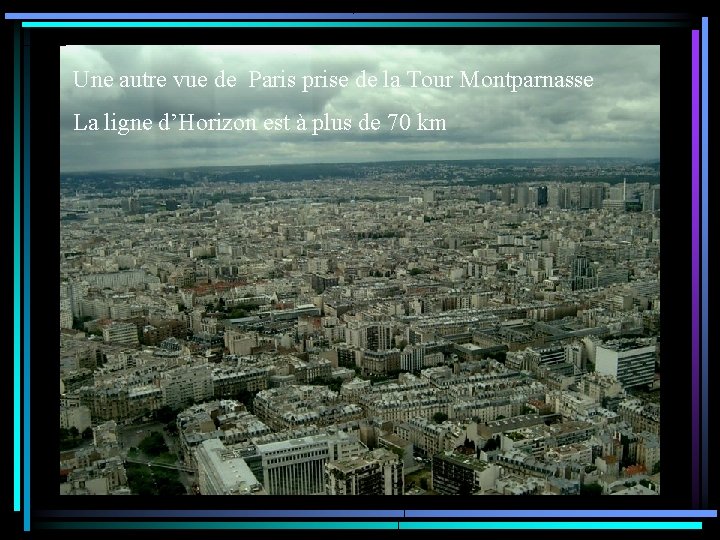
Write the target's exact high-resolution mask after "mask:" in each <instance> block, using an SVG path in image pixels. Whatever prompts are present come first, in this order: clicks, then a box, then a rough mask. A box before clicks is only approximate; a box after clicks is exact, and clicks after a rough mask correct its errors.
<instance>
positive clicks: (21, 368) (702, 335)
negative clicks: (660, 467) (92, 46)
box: [5, 13, 717, 531]
mask: <svg viewBox="0 0 720 540" xmlns="http://www.w3.org/2000/svg"><path fill="white" fill-rule="evenodd" d="M438 18H442V19H446V21H444V22H443V21H437V20H434V21H432V20H430V21H428V20H427V19H438ZM628 18H632V19H638V20H636V21H635V22H627V21H615V20H614V19H628ZM5 19H6V20H14V21H18V22H21V26H22V27H24V28H42V27H56V28H57V27H131V26H132V27H161V26H165V27H201V26H205V27H208V26H246V27H247V26H255V27H258V26H265V27H275V28H277V27H288V26H295V27H326V26H334V27H343V26H355V27H358V26H365V27H372V26H374V27H379V26H395V27H399V26H406V27H453V26H478V27H483V26H484V27H528V26H534V27H567V26H571V27H619V26H626V27H648V26H686V25H687V23H683V22H682V21H683V20H685V16H684V15H681V14H675V13H670V14H663V13H640V14H612V13H605V14H588V13H574V14H573V13H541V14H538V13H535V14H532V13H524V14H509V13H445V14H438V13H394V14H386V13H380V14H378V13H332V14H331V13H287V14H269V13H222V14H217V13H205V14H202V13H198V14H194V13H149V14H142V13H111V14H109V13H6V14H5ZM93 19H103V20H104V22H102V21H100V22H99V21H95V22H92V20H93ZM118 19H125V21H118ZM141 19H144V20H141ZM148 19H150V20H149V21H148ZM152 19H164V21H159V20H155V21H152ZM179 19H193V20H194V21H188V22H180V21H179ZM198 19H213V20H214V21H213V22H210V21H207V20H206V21H204V22H203V21H198ZM223 19H225V20H226V21H225V22H217V21H218V20H223ZM227 19H244V21H237V20H235V21H227ZM360 19H361V20H360ZM379 19H383V21H380V20H379ZM388 19H399V20H398V21H396V22H390V21H388ZM420 19H426V20H420ZM468 19H485V21H484V22H479V21H471V20H468ZM523 19H524V20H525V21H523ZM567 19H582V21H578V20H575V21H572V22H571V21H568V20H567ZM58 20H61V21H67V22H58ZM127 20H134V21H135V22H126V21H127ZM528 20H530V22H528ZM26 21H28V22H26ZM112 21H115V22H112ZM168 21H170V22H168ZM173 21H174V22H173ZM373 21H374V22H373ZM543 21H544V22H543ZM708 31H709V30H708V18H707V17H703V18H702V31H701V32H700V31H698V30H694V31H693V38H695V36H698V35H699V34H701V35H702V53H701V54H699V55H698V56H699V58H698V57H695V56H694V57H693V70H696V69H697V68H698V67H699V64H700V62H701V63H702V84H701V87H700V88H699V89H698V91H697V93H698V94H699V97H700V100H701V103H702V105H701V106H700V107H699V111H701V113H700V112H698V114H697V116H696V115H695V114H694V115H693V123H694V129H693V133H692V136H693V138H695V137H696V136H698V135H700V137H699V138H700V139H701V144H700V145H698V146H701V148H702V153H701V156H702V159H701V161H702V163H701V165H700V170H701V176H702V182H701V193H702V196H701V197H699V199H700V200H701V201H702V202H701V207H700V208H698V211H697V213H695V214H694V216H693V217H694V219H693V226H694V227H695V226H696V221H695V220H696V219H697V226H698V228H699V229H700V234H699V235H698V236H695V235H694V236H693V248H694V249H697V248H698V247H700V244H701V250H698V251H701V257H698V259H699V260H700V261H701V263H700V267H699V268H698V270H699V271H698V273H697V274H698V275H697V277H698V278H699V280H700V282H701V287H698V290H699V291H700V292H699V297H700V298H698V300H699V305H700V306H701V307H700V311H701V313H700V314H699V315H700V325H699V327H698V328H696V329H694V330H696V331H695V332H694V335H693V341H694V343H697V344H698V345H700V343H698V342H701V355H698V356H701V361H702V363H701V377H700V380H701V381H702V383H701V384H702V393H700V392H698V395H697V396H696V397H695V399H694V403H693V406H694V407H698V408H701V410H702V414H701V415H698V416H699V417H700V418H701V419H702V420H701V422H700V426H696V425H695V424H696V422H695V421H694V422H693V425H694V428H693V434H692V435H693V443H694V445H697V444H698V441H701V442H700V454H701V455H700V456H693V469H694V470H697V471H698V473H699V472H700V471H701V470H704V471H707V465H708V363H707V362H708V359H707V331H708V327H707V316H708V310H707V306H708V297H707V296H708V295H707V290H708V288H707V286H708V281H707V270H708V267H707V257H708V248H707V245H708V225H707V211H708V206H707V201H708V179H707V169H708V162H707V153H708V150H707V138H708V127H707V126H708V114H707V112H708V100H707V94H708V85H707V76H708V71H707V58H708ZM14 47H15V51H14V77H15V81H14V83H15V84H14V93H15V95H14V113H15V115H14V130H15V136H14V144H15V148H14V212H15V216H14V217H15V219H14V276H15V278H16V279H15V287H14V304H13V307H14V314H15V328H14V341H13V344H14V368H15V369H14V390H15V396H14V398H15V399H14V406H15V409H14V416H13V418H14V452H15V468H14V499H13V501H14V505H13V507H14V510H15V511H18V510H22V512H23V525H24V527H23V528H24V530H26V531H28V530H30V466H29V463H30V249H29V246H30V128H29V118H30V100H29V92H28V90H29V72H30V62H29V48H28V47H27V46H25V47H24V50H23V56H22V59H21V49H20V47H21V45H20V29H19V28H17V27H16V28H15V40H14ZM21 61H22V62H23V70H24V71H23V88H22V90H23V94H22V113H23V126H22V127H23V132H22V153H21V151H20V146H21V145H20V136H21V133H20V111H21V109H20V105H21V94H20V62H21ZM695 82H696V81H695V80H693V83H695ZM695 97H696V94H695V93H693V98H694V99H695ZM700 114H701V116H702V123H700V122H699V120H700V118H699V116H700ZM696 121H697V124H696V123H695V122H696ZM696 126H697V127H696ZM698 131H701V132H702V133H701V134H700V133H698ZM695 150H696V148H693V157H695V155H696V154H695ZM697 150H698V152H697V154H700V151H699V150H700V149H699V148H697ZM21 156H22V157H21ZM21 159H22V161H21ZM21 163H22V166H23V169H22V171H23V172H22V175H23V184H24V185H23V186H22V189H23V191H22V195H23V196H22V210H23V213H22V216H21V215H20V208H21V206H20V205H21V203H20V200H21V199H20V193H21V192H20V189H21V188H20V164H21ZM21 219H22V233H23V235H22V253H21V250H20V242H21V236H20V221H21ZM21 261H22V266H21ZM694 262H695V260H694ZM21 275H22V278H23V281H22V311H21V309H20V298H21V296H20V285H19V281H20V280H19V279H18V278H19V277H20V276H21ZM695 278H696V275H695V274H694V275H693V280H695ZM693 296H694V298H693V300H695V295H693ZM21 321H22V323H23V324H22V334H21V333H20V330H21V325H20V322H21ZM21 335H22V349H21V347H20V339H21V338H20V336H21ZM21 354H22V365H21V360H20V355H21ZM695 365H697V364H695V363H694V366H695ZM21 372H22V374H23V375H22V379H21V375H20V374H21ZM21 381H22V390H23V392H22V417H21V415H20V413H21V411H20V400H21V396H20V385H21ZM698 390H700V388H698ZM21 418H22V430H20V425H21V422H20V419H21ZM693 420H696V418H694V419H693ZM21 431H22V433H21ZM21 438H22V446H21V443H20V441H21ZM21 449H22V464H21V463H20V460H19V459H18V458H19V456H20V451H21ZM700 466H701V467H702V469H700ZM21 478H22V490H21ZM697 482H698V479H697V477H695V478H694V479H693V484H694V485H695V484H696V483H697ZM707 489H708V486H707V477H706V476H705V475H704V476H703V477H702V481H701V488H700V489H699V490H698V491H699V493H698V495H701V499H702V504H703V505H705V506H706V505H707ZM21 500H22V504H21ZM59 512H60V514H62V516H63V517H71V515H72V514H73V513H74V511H67V512H61V511H59ZM80 512H82V511H80ZM86 512H87V511H86ZM120 512H123V511H108V512H107V513H106V516H105V517H111V516H114V517H119V516H120V515H121V514H119V513H120ZM128 512H131V513H132V512H133V511H128ZM158 512H162V511H152V510H149V511H139V512H138V513H139V514H140V513H141V514H144V516H145V517H150V516H151V515H153V516H154V515H158ZM168 512H177V513H182V515H185V516H186V517H187V516H189V515H192V514H191V512H188V511H168ZM208 512H209V514H208V516H207V517H220V516H222V515H223V513H222V511H208ZM278 512H280V513H278V514H276V515H277V516H278V517H279V516H280V515H283V516H284V517H291V516H292V515H295V516H297V517H301V516H302V517H310V516H312V515H318V514H314V513H313V512H308V511H285V512H282V511H278ZM318 512H320V513H322V512H330V511H322V510H320V511H318ZM339 512H340V513H342V514H343V515H346V516H347V515H350V514H352V513H353V512H354V511H339ZM348 512H349V513H350V514H348ZM385 512H390V513H395V512H398V513H399V512H402V516H403V517H431V516H437V517H440V516H441V515H442V516H443V517H470V516H472V517H500V516H507V517H521V516H522V517H535V516H538V514H540V515H541V516H538V517H568V518H580V517H595V516H597V517H619V516H622V517H651V516H652V517H661V516H662V517H666V518H667V517H712V518H715V517H717V512H716V511H714V510H706V511H697V510H696V511H693V510H665V511H662V510H660V511H657V512H658V514H655V513H653V514H648V513H647V512H655V511H642V510H637V511H635V510H627V511H593V510H587V511H562V510H557V511H554V512H552V513H548V512H540V511H507V512H504V511H488V512H489V513H488V514H484V513H478V512H471V513H467V512H465V511H432V510H430V511H419V510H407V511H405V510H398V511H378V512H373V516H377V517H390V516H388V515H382V514H385ZM517 512H520V513H517ZM533 512H535V514H534V515H533ZM606 512H609V513H606ZM523 513H524V514H523ZM126 515H127V514H126ZM253 515H257V514H256V513H253ZM354 515H358V514H354ZM248 516H250V514H248ZM337 516H339V514H336V517H337ZM58 517H60V515H58ZM266 517H270V515H269V514H268V515H266ZM367 517H370V515H369V514H368V515H367ZM393 517H395V516H393ZM397 517H399V516H397ZM123 523H124V522H103V523H101V524H99V525H102V527H100V528H109V527H108V526H109V525H113V526H120V525H122V524H123ZM125 523H127V522H125ZM223 523H224V525H225V526H226V527H223ZM284 523H285V524H287V523H288V522H284ZM301 523H304V524H305V525H309V522H300V523H298V524H301ZM359 523H363V524H369V522H359ZM382 523H383V526H382V527H381V528H395V527H394V526H393V527H387V526H386V525H387V524H388V522H382ZM89 524H90V523H88V522H80V523H75V524H74V525H75V526H83V527H87V526H88V525H89ZM213 524H214V525H215V527H212V526H209V525H213ZM617 524H618V525H622V527H620V528H624V529H628V528H635V529H637V528H645V529H648V528H701V527H702V523H701V522H668V521H664V522H639V521H635V522H617ZM663 524H665V525H666V527H658V525H663ZM45 525H51V523H45ZM56 525H57V526H58V527H61V528H74V527H73V526H72V525H73V524H72V523H69V522H59V523H56ZM66 525H67V526H66ZM128 525H129V524H128ZM137 525H138V527H133V528H151V527H152V526H153V525H155V526H154V527H152V528H186V526H187V525H190V524H189V523H187V522H175V523H173V522H155V523H154V524H151V523H149V522H142V523H138V524H137ZM177 525H180V526H179V527H178V526H177ZM201 525H202V526H201V527H199V528H243V527H241V525H242V523H237V522H236V523H234V524H233V523H230V524H228V523H227V522H214V523H213V522H202V523H201ZM249 525H250V524H248V523H245V528H247V526H249ZM257 525H262V526H261V527H260V528H268V527H271V525H272V524H271V523H264V524H257ZM318 525H321V524H318ZM348 525H349V524H348ZM393 525H397V527H398V528H416V529H417V528H558V529H568V528H575V529H588V528H600V529H602V528H614V527H611V526H610V525H613V522H595V523H591V522H548V521H545V522H521V523H518V522H507V523H501V522H489V523H486V524H484V525H485V526H483V523H477V522H472V523H461V522H423V523H418V522H414V523H412V522H403V523H400V522H397V523H396V524H393ZM671 525H677V526H671ZM275 526H277V527H279V528H286V527H285V526H284V525H283V522H280V523H276V524H275ZM310 528H312V527H310ZM319 528H327V527H319ZM340 528H342V527H340Z"/></svg>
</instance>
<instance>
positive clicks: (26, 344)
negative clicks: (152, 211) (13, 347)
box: [22, 43, 30, 531]
mask: <svg viewBox="0 0 720 540" xmlns="http://www.w3.org/2000/svg"><path fill="white" fill-rule="evenodd" d="M23 46H24V50H23V81H24V88H23V100H24V101H23V234H24V236H23V460H22V464H23V530H25V531H29V530H30V50H29V49H30V48H29V47H28V46H27V44H25V43H23Z"/></svg>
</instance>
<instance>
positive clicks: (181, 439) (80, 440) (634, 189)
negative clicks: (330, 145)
mask: <svg viewBox="0 0 720 540" xmlns="http://www.w3.org/2000/svg"><path fill="white" fill-rule="evenodd" d="M658 171H659V163H657V162H649V161H640V160H631V159H627V160H620V159H606V160H603V159H593V160H590V159H568V160H562V159H560V160H540V159H537V160H502V161H489V160H483V161H412V162H379V163H357V164H353V163H347V164H315V165H282V166H264V167H201V168H195V169H192V168H185V169H166V170H128V171H103V172H97V173H92V172H89V173H76V172H73V173H65V174H61V184H60V186H61V199H60V370H59V371H60V493H61V494H69V495H87V494H97V495H100V494H103V495H130V494H139V495H160V496H163V495H185V494H188V495H191V494H192V495H218V494H221V495H229V494H233V495H315V494H330V495H544V494H558V495H576V496H588V495H600V494H602V495H633V494H640V495H657V494H659V493H660V442H659V439H660V405H659V388H660V184H659V173H658Z"/></svg>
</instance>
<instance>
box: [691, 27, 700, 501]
mask: <svg viewBox="0 0 720 540" xmlns="http://www.w3.org/2000/svg"><path fill="white" fill-rule="evenodd" d="M691 34H692V36H691V41H692V57H691V64H692V81H691V93H692V96H691V97H692V99H691V101H692V104H691V120H692V121H691V124H692V125H691V131H692V133H691V135H690V139H691V141H692V143H691V152H692V157H691V160H692V176H691V184H692V186H691V191H692V196H691V197H692V198H691V202H692V237H691V239H690V240H691V242H692V246H691V259H692V278H691V281H692V315H691V320H692V388H691V396H692V398H691V399H692V417H691V422H692V428H691V433H692V441H691V448H692V458H691V461H692V465H691V467H692V469H691V484H692V494H691V496H692V506H693V507H694V508H698V507H699V506H700V99H699V98H700V31H699V30H692V32H691Z"/></svg>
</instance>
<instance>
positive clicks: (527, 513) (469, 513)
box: [405, 510, 717, 519]
mask: <svg viewBox="0 0 720 540" xmlns="http://www.w3.org/2000/svg"><path fill="white" fill-rule="evenodd" d="M405 516H406V517H408V518H420V517H425V518H429V517H436V518H440V517H442V518H470V517H475V518H511V517H519V518H538V517H547V518H599V517H603V518H659V519H663V518H664V519H667V518H717V510H406V511H405Z"/></svg>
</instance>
